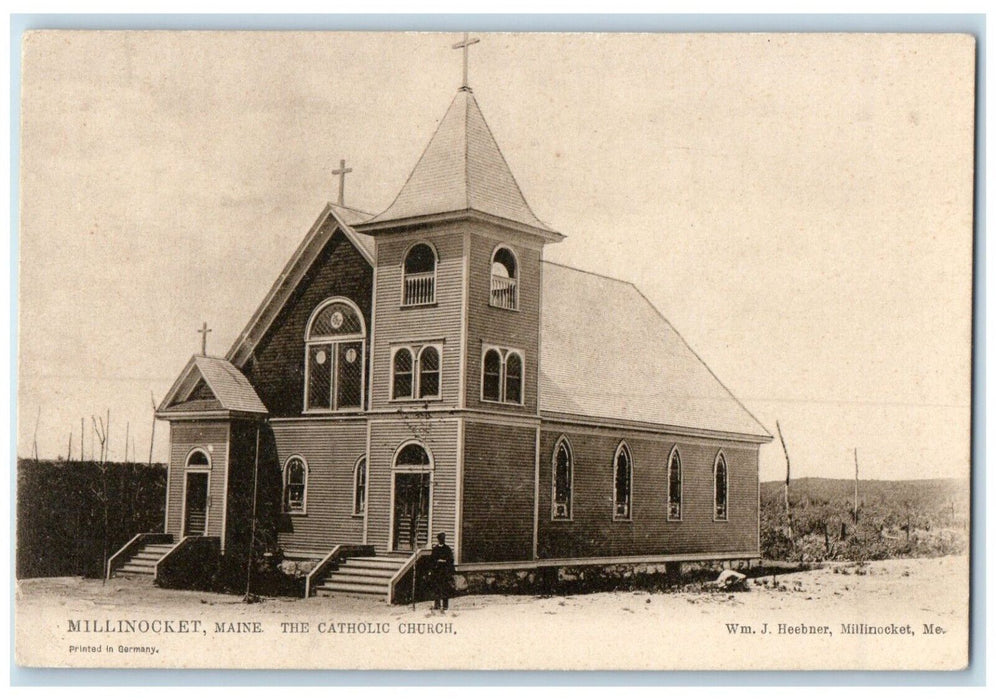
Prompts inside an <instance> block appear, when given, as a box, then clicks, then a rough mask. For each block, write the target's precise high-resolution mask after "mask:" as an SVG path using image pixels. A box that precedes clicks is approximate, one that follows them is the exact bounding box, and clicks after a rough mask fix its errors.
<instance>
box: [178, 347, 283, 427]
mask: <svg viewBox="0 0 996 700" xmlns="http://www.w3.org/2000/svg"><path fill="white" fill-rule="evenodd" d="M200 380H203V381H204V384H206V385H207V388H208V389H209V390H210V393H211V394H212V395H213V396H214V399H205V398H201V397H198V398H196V399H193V400H191V398H190V394H191V392H192V390H193V389H194V388H195V387H196V386H197V385H198V384H199V381H200ZM209 410H223V411H235V412H238V413H257V414H264V415H265V414H266V412H267V411H266V406H264V405H263V402H262V401H261V400H260V398H259V396H258V395H257V394H256V390H255V389H253V388H252V384H250V383H249V380H248V379H246V376H245V375H244V374H242V372H240V371H239V370H238V369H237V368H236V367H235V365H233V364H232V363H231V362H229V361H228V360H224V359H222V358H220V357H206V356H204V355H194V356H193V357H192V358H190V361H189V362H188V363H187V366H186V367H184V369H183V371H182V372H181V373H180V376H179V377H178V378H177V380H176V382H175V383H174V384H173V387H172V388H171V389H170V390H169V393H168V394H167V395H166V398H164V399H163V402H162V404H161V405H160V406H159V412H160V413H163V414H170V413H184V412H191V411H209Z"/></svg>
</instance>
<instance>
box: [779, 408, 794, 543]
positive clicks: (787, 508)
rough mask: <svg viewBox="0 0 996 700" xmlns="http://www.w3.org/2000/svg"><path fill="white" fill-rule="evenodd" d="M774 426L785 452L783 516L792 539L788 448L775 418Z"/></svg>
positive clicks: (790, 477)
mask: <svg viewBox="0 0 996 700" xmlns="http://www.w3.org/2000/svg"><path fill="white" fill-rule="evenodd" d="M775 428H777V429H778V439H779V440H780V441H781V443H782V452H784V453H785V517H786V518H787V519H788V536H789V539H790V540H791V539H792V507H791V506H790V505H789V482H790V481H791V480H792V463H791V462H790V461H789V452H788V448H787V447H786V446H785V438H784V436H782V426H781V424H780V423H779V422H778V421H777V420H776V421H775Z"/></svg>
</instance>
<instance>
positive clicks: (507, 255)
mask: <svg viewBox="0 0 996 700" xmlns="http://www.w3.org/2000/svg"><path fill="white" fill-rule="evenodd" d="M518 274H519V265H518V262H517V261H516V259H515V253H513V252H512V250H511V249H510V248H506V247H505V246H499V247H497V248H495V252H494V253H493V254H492V255H491V306H497V307H498V308H499V309H511V310H513V311H514V310H515V309H518V308H519V278H518Z"/></svg>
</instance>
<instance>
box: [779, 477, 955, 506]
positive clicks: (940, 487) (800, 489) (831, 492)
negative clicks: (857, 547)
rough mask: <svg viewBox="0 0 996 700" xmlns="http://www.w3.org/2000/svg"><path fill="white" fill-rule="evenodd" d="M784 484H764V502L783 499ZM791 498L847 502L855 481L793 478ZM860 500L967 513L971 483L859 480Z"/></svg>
mask: <svg viewBox="0 0 996 700" xmlns="http://www.w3.org/2000/svg"><path fill="white" fill-rule="evenodd" d="M784 487H785V482H784V481H764V482H761V499H762V500H764V499H765V498H767V497H775V496H777V498H779V499H781V498H782V497H783V496H782V492H783V489H784ZM789 497H790V499H791V500H792V501H793V502H795V501H796V500H798V501H800V502H801V501H805V500H806V499H809V500H810V501H813V502H822V501H840V500H847V501H848V503H850V502H851V500H852V499H853V498H854V480H853V479H822V478H818V477H805V478H802V479H793V480H792V483H791V484H790V485H789ZM858 500H859V502H864V503H869V504H870V503H876V502H887V503H895V504H899V505H901V504H903V503H905V502H909V503H910V504H913V505H918V506H926V505H932V506H937V507H943V506H950V505H951V503H954V504H955V507H956V509H957V508H958V507H962V508H964V509H965V510H966V512H967V508H968V503H969V500H970V491H969V484H968V482H967V481H962V480H961V479H906V480H902V481H879V480H874V479H859V480H858Z"/></svg>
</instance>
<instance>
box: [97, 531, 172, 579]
mask: <svg viewBox="0 0 996 700" xmlns="http://www.w3.org/2000/svg"><path fill="white" fill-rule="evenodd" d="M172 542H173V535H168V534H166V533H165V532H140V533H138V534H137V535H135V536H134V537H132V538H131V539H130V540H128V541H127V542H126V543H125V545H124V546H123V547H122V548H121V549H119V550H118V551H116V552H115V553H114V554H112V555H111V556H110V558H109V559H108V560H107V566H106V567H105V568H104V578H105V580H106V579H109V578H110V577H111V575H112V574H113V573H114V572H115V571H116V570H117V569H120V568H121V567H122V566H124V565H125V563H126V562H127V561H128V560H129V559H131V558H132V557H133V556H135V555H136V554H137V553H138V550H140V549H141V548H142V547H144V546H145V545H147V544H171V543H172Z"/></svg>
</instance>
